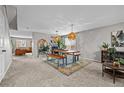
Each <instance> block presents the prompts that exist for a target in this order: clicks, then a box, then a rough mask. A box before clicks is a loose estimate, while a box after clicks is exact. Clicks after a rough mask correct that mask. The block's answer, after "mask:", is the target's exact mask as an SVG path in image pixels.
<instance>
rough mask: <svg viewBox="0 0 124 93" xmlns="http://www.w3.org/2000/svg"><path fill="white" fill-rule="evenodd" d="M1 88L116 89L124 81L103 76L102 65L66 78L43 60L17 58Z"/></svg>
mask: <svg viewBox="0 0 124 93" xmlns="http://www.w3.org/2000/svg"><path fill="white" fill-rule="evenodd" d="M0 86H1V87H4V86H5V87H47V86H50V87H55V86H56V87H114V86H122V87H123V86H124V79H116V84H113V83H112V77H111V76H109V75H107V74H105V77H102V75H101V64H100V63H96V62H92V63H91V64H89V65H87V66H86V67H84V68H82V69H80V70H79V71H77V72H75V73H73V74H72V75H70V76H66V75H64V74H62V73H61V72H59V71H57V70H56V69H55V68H53V67H52V66H50V65H48V64H47V63H44V62H43V60H42V58H40V59H33V58H30V57H29V58H27V57H16V58H14V60H13V63H12V64H11V67H10V68H9V70H8V72H7V73H6V75H5V77H4V79H3V80H2V82H1V83H0Z"/></svg>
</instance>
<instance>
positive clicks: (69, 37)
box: [68, 24, 76, 40]
mask: <svg viewBox="0 0 124 93" xmlns="http://www.w3.org/2000/svg"><path fill="white" fill-rule="evenodd" d="M73 26H74V25H73V24H71V30H72V32H71V33H69V34H68V39H69V40H75V39H76V33H74V32H73Z"/></svg>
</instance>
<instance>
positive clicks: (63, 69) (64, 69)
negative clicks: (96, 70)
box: [45, 60, 91, 76]
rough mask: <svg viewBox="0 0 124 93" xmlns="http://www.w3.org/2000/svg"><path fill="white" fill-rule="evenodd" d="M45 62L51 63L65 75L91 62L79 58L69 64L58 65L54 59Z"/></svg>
mask: <svg viewBox="0 0 124 93" xmlns="http://www.w3.org/2000/svg"><path fill="white" fill-rule="evenodd" d="M45 62H46V63H48V64H49V65H51V66H52V67H54V68H55V69H57V70H58V71H59V72H61V73H63V74H65V75H67V76H69V75H71V74H72V73H74V72H76V71H78V70H80V69H82V68H84V67H86V66H87V65H89V64H90V63H91V62H86V61H83V60H80V61H78V62H76V63H73V64H69V65H67V66H59V67H58V64H57V62H55V60H53V61H45Z"/></svg>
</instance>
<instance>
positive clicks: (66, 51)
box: [52, 49, 80, 63]
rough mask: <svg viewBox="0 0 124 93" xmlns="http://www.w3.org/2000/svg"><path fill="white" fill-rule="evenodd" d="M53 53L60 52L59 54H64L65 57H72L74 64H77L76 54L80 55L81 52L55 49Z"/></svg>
mask: <svg viewBox="0 0 124 93" xmlns="http://www.w3.org/2000/svg"><path fill="white" fill-rule="evenodd" d="M52 52H58V54H64V55H72V56H73V63H74V62H75V54H79V53H80V51H78V50H64V49H54V50H52ZM79 55H80V54H79Z"/></svg>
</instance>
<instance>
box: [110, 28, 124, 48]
mask: <svg viewBox="0 0 124 93" xmlns="http://www.w3.org/2000/svg"><path fill="white" fill-rule="evenodd" d="M111 39H112V40H111V45H112V46H113V47H124V31H123V30H119V31H116V32H112V33H111Z"/></svg>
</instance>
